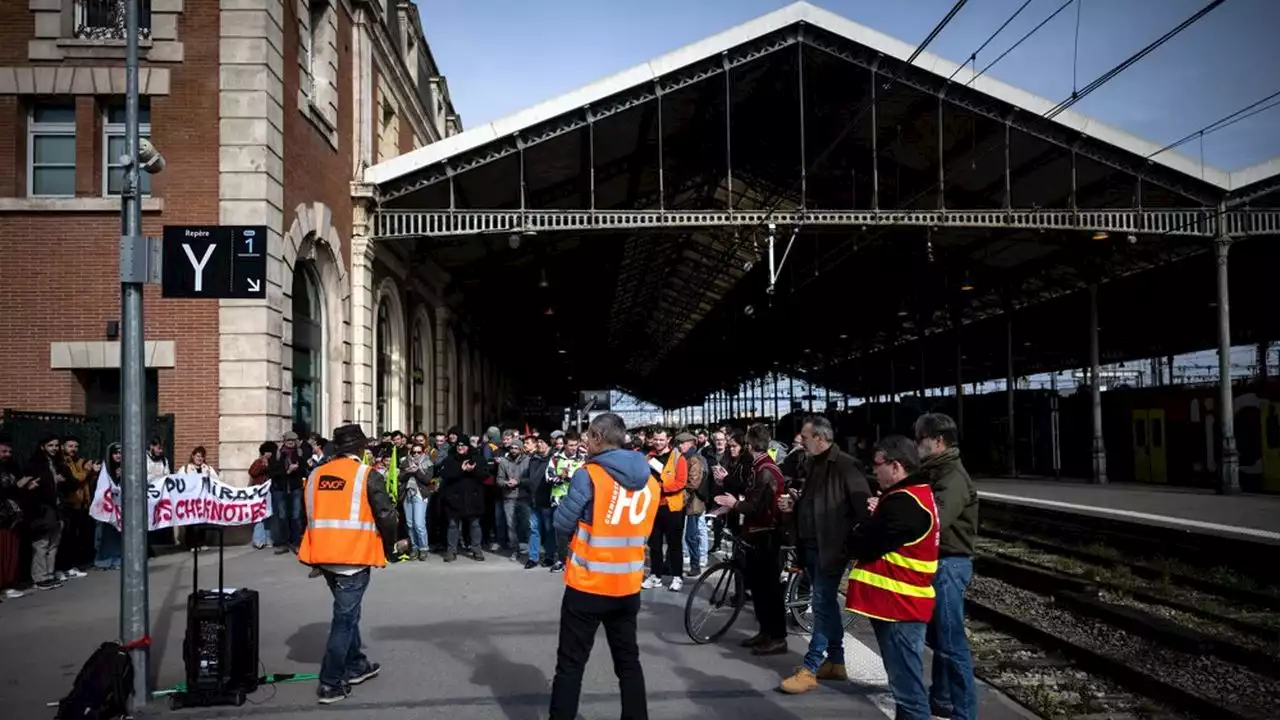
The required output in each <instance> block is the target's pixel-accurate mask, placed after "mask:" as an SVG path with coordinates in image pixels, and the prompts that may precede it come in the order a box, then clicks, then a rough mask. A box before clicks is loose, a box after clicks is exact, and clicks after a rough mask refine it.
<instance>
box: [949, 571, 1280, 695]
mask: <svg viewBox="0 0 1280 720" xmlns="http://www.w3.org/2000/svg"><path fill="white" fill-rule="evenodd" d="M969 595H970V597H972V598H973V599H974V600H977V601H978V602H981V603H984V604H987V605H990V606H991V607H993V608H995V609H997V610H1000V611H1001V612H1004V613H1006V614H1008V615H1011V616H1013V617H1017V618H1019V619H1021V620H1023V621H1024V622H1029V623H1031V624H1033V625H1035V626H1037V627H1039V628H1042V629H1044V630H1046V631H1048V632H1051V633H1053V634H1055V635H1058V636H1059V637H1062V638H1064V639H1066V640H1069V641H1071V642H1073V643H1076V644H1078V645H1082V646H1084V647H1088V648H1090V649H1092V650H1094V651H1096V652H1101V653H1103V654H1105V655H1107V656H1109V657H1111V658H1113V659H1115V660H1119V661H1122V662H1124V663H1126V664H1128V665H1131V666H1132V667H1135V668H1141V669H1142V670H1143V671H1144V672H1146V673H1147V674H1148V675H1151V676H1152V677H1156V678H1159V679H1160V680H1162V681H1164V682H1165V683H1168V684H1171V685H1176V686H1178V687H1181V688H1184V689H1186V690H1189V691H1192V692H1195V693H1197V694H1199V695H1201V696H1202V697H1205V698H1207V699H1209V700H1212V701H1214V702H1217V703H1221V704H1223V705H1226V706H1231V707H1236V708H1239V709H1240V710H1241V711H1244V712H1251V713H1255V714H1256V715H1257V717H1259V718H1267V717H1275V710H1276V708H1277V707H1280V683H1277V682H1276V681H1275V680H1274V679H1272V678H1268V677H1264V676H1261V675H1258V674H1257V673H1254V672H1252V671H1250V670H1248V669H1246V668H1244V667H1241V666H1239V665H1236V664H1234V663H1228V662H1224V661H1222V660H1219V659H1217V658H1215V657H1211V656H1197V655H1191V654H1189V653H1184V652H1180V651H1178V650H1173V649H1170V648H1167V647H1164V646H1163V645H1161V644H1159V643H1157V642H1153V641H1149V640H1146V639H1144V638H1142V637H1139V636H1137V635H1133V634H1131V633H1128V632H1125V631H1124V630H1120V629H1118V628H1115V627H1113V626H1111V625H1108V624H1107V623H1105V622H1101V621H1098V620H1094V619H1092V618H1088V617H1082V616H1078V615H1075V614H1073V613H1071V612H1069V611H1065V610H1063V609H1062V608H1060V607H1058V606H1056V605H1055V604H1054V602H1053V600H1052V599H1051V598H1047V597H1044V596H1042V595H1039V594H1036V593H1033V592H1029V591H1027V590H1023V589H1022V588H1019V587H1016V586H1013V585H1010V584H1008V583H1006V582H1002V581H1000V580H996V579H993V578H986V577H975V578H974V579H973V584H972V585H970V586H969ZM1206 720H1212V719H1206Z"/></svg>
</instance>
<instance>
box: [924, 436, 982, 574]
mask: <svg viewBox="0 0 1280 720" xmlns="http://www.w3.org/2000/svg"><path fill="white" fill-rule="evenodd" d="M920 473H921V474H922V475H925V476H927V477H928V478H929V482H930V483H931V484H932V485H933V496H934V498H935V500H936V501H937V503H938V524H939V525H940V526H941V530H942V538H941V545H940V546H939V548H938V554H939V555H941V556H942V557H946V556H948V555H973V539H974V538H975V537H977V535H978V488H977V487H975V486H974V484H973V479H972V478H970V477H969V472H968V471H967V470H965V469H964V463H962V462H961V461H960V451H959V450H958V449H956V448H947V449H946V450H943V451H942V452H940V453H938V454H937V455H931V456H929V457H927V458H925V459H924V464H923V465H921V467H920Z"/></svg>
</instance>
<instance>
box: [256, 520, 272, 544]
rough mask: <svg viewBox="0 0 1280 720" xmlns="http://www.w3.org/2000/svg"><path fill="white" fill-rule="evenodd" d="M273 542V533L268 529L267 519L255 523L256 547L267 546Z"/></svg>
mask: <svg viewBox="0 0 1280 720" xmlns="http://www.w3.org/2000/svg"><path fill="white" fill-rule="evenodd" d="M269 542H271V533H270V532H268V531H267V524H266V522H265V521H261V520H260V521H258V522H256V523H254V524H253V544H254V546H256V547H266V546H267V543H269Z"/></svg>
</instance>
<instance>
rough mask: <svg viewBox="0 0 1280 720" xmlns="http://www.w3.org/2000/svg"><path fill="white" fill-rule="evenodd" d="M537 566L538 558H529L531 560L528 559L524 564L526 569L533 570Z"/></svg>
mask: <svg viewBox="0 0 1280 720" xmlns="http://www.w3.org/2000/svg"><path fill="white" fill-rule="evenodd" d="M536 567H538V561H537V560H529V561H527V562H526V563H525V564H524V569H525V570H532V569H534V568H536Z"/></svg>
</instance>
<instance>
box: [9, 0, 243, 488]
mask: <svg viewBox="0 0 1280 720" xmlns="http://www.w3.org/2000/svg"><path fill="white" fill-rule="evenodd" d="M31 18H32V16H31V13H30V12H29V10H28V4H27V3H26V2H13V3H8V2H6V3H0V62H4V64H7V65H25V64H28V63H27V61H26V52H27V41H28V39H30V38H31V36H32V32H33V21H32V19H31ZM180 32H181V34H182V36H183V39H184V41H185V51H186V56H185V62H183V63H182V64H180V65H171V66H169V67H171V68H172V83H171V88H170V90H171V94H170V95H168V96H161V97H155V98H153V99H152V101H151V123H152V138H153V141H154V142H155V144H156V146H157V147H158V148H160V149H161V150H162V151H163V152H164V154H165V159H166V160H167V163H168V167H167V169H166V171H165V173H164V174H162V175H158V176H155V177H154V178H153V180H152V195H153V196H154V197H159V198H163V199H164V203H165V210H164V212H163V213H145V214H144V216H143V230H144V231H145V232H146V233H147V234H149V235H156V236H158V235H160V233H161V230H162V227H163V225H165V224H172V225H179V224H216V223H217V222H218V148H217V143H216V142H210V139H211V138H216V137H217V134H218V71H217V62H218V6H217V3H204V2H188V3H187V4H186V8H185V12H184V13H183V14H182V15H181V19H180ZM111 63H112V61H97V62H96V63H88V64H95V65H107V64H111ZM81 64H85V63H83V62H82V63H81ZM100 100H105V98H101V99H100ZM25 112H26V105H25V103H24V98H19V97H14V96H5V97H0V197H8V198H12V197H22V196H24V195H25V194H26V166H25V155H26V130H25ZM100 113H101V106H100V105H99V103H98V102H97V101H95V99H94V98H92V97H81V98H78V99H77V128H76V129H77V143H76V145H77V158H76V162H77V172H76V194H77V195H78V196H81V197H100V196H101V188H102V175H101V173H102V168H101V158H102V139H101V134H100V133H101V126H100V120H101V114H100ZM119 234H120V219H119V215H118V214H117V213H114V212H108V213H86V212H74V213H67V212H26V213H21V212H4V213H0V407H7V408H15V409H22V410H44V411H53V412H82V411H83V410H84V397H83V391H82V389H81V387H80V382H79V380H78V379H77V378H76V376H75V374H74V373H72V372H71V371H67V370H50V369H49V344H50V343H51V342H55V341H68V340H106V339H107V338H106V335H105V333H106V325H107V322H108V321H110V320H116V319H119V317H120V286H119V283H118V280H117V277H118V275H117V268H118V242H119ZM159 295H160V291H159V288H158V287H148V288H147V291H146V300H145V311H144V312H145V321H146V336H147V338H148V339H156V340H158V339H168V340H174V341H175V342H176V349H177V353H176V359H175V367H174V368H172V369H164V370H161V371H160V372H159V377H160V412H162V413H173V414H174V415H175V416H176V417H177V426H176V435H175V441H176V446H177V453H178V455H179V456H180V459H185V456H186V453H187V452H188V451H189V450H190V449H191V448H192V447H195V446H196V445H204V446H206V447H207V448H209V449H210V451H211V452H212V453H213V454H215V455H216V452H217V446H218V442H217V440H218V376H217V375H218V371H217V367H218V363H217V361H218V306H217V303H216V302H214V301H196V300H182V301H178V300H164V299H162V298H160V297H159ZM210 460H211V461H212V462H215V463H216V457H212V458H210Z"/></svg>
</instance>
